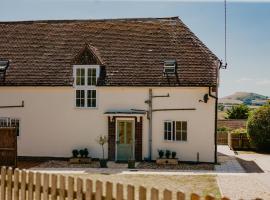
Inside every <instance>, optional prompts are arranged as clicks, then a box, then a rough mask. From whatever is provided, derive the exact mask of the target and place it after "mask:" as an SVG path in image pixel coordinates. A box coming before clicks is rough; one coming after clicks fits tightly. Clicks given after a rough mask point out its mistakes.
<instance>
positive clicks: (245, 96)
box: [221, 92, 268, 104]
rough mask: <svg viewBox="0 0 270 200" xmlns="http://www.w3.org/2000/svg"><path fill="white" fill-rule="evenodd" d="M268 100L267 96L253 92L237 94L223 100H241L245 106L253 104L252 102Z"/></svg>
mask: <svg viewBox="0 0 270 200" xmlns="http://www.w3.org/2000/svg"><path fill="white" fill-rule="evenodd" d="M267 98H268V97H267V96H264V95H261V94H257V93H252V92H236V93H234V94H232V95H229V96H226V97H223V98H221V99H224V100H225V99H230V100H239V101H242V102H244V103H245V104H251V101H252V100H266V99H267Z"/></svg>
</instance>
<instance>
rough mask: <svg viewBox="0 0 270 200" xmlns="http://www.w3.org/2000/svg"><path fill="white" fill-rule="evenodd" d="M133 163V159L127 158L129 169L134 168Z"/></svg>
mask: <svg viewBox="0 0 270 200" xmlns="http://www.w3.org/2000/svg"><path fill="white" fill-rule="evenodd" d="M135 163H136V161H135V160H129V161H128V168H129V169H134V168H135Z"/></svg>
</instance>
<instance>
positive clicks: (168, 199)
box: [163, 189, 172, 200]
mask: <svg viewBox="0 0 270 200" xmlns="http://www.w3.org/2000/svg"><path fill="white" fill-rule="evenodd" d="M163 196H164V197H163V198H164V200H171V199H172V192H171V191H169V190H167V189H166V190H164V192H163Z"/></svg>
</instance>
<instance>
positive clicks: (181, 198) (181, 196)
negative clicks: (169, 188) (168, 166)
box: [176, 192, 185, 200]
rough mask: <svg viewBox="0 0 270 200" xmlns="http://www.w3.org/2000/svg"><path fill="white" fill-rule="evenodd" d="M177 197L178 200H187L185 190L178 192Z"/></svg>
mask: <svg viewBox="0 0 270 200" xmlns="http://www.w3.org/2000/svg"><path fill="white" fill-rule="evenodd" d="M176 199H177V200H185V194H184V193H183V192H177V194H176Z"/></svg>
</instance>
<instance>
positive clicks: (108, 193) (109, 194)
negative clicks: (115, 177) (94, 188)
mask: <svg viewBox="0 0 270 200" xmlns="http://www.w3.org/2000/svg"><path fill="white" fill-rule="evenodd" d="M105 196H106V200H112V199H113V184H112V183H111V182H106V195H105Z"/></svg>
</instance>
